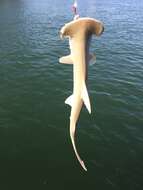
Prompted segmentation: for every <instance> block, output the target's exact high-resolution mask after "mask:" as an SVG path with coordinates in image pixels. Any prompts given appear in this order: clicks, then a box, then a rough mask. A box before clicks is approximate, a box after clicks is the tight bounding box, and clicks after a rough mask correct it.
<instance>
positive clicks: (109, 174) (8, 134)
mask: <svg viewBox="0 0 143 190" xmlns="http://www.w3.org/2000/svg"><path fill="white" fill-rule="evenodd" d="M72 2H73V1H71V0H69V1H67V0H40V1H39V0H15V1H10V0H7V1H4V0H2V1H0V165H1V166H0V189H2V190H3V189H13V188H16V187H18V189H20V190H21V189H36V188H37V189H41V187H45V188H46V189H49V190H54V189H61V190H63V189H72V190H73V189H75V190H76V189H82V190H83V189H86V190H87V189H98V190H105V189H106V190H107V189H109V190H111V189H115V190H119V189H121V190H142V189H143V182H142V181H143V2H142V1H141V0H126V1H124V0H120V1H119V0H108V1H106V0H96V1H95V0H89V1H86V0H79V1H78V2H79V12H80V15H81V16H90V17H94V18H97V19H99V20H102V21H103V23H104V25H105V32H104V34H103V35H102V36H101V37H100V38H93V40H92V44H91V51H93V52H95V53H96V56H97V62H96V64H95V65H94V66H91V67H90V68H89V80H88V89H89V94H90V99H91V104H92V114H91V116H89V114H88V112H87V111H86V109H85V108H84V109H83V110H82V112H81V115H80V119H79V122H78V126H77V133H76V135H77V136H76V137H77V138H76V139H77V140H76V143H77V147H78V149H79V151H80V154H81V157H82V158H83V159H84V161H85V163H86V165H87V168H88V172H84V171H83V170H82V169H81V167H80V165H79V163H78V162H77V160H76V158H75V155H74V152H73V149H72V146H71V142H70V137H69V115H70V108H69V107H68V106H66V105H65V104H64V100H65V99H66V98H67V97H68V96H69V95H70V94H71V93H72V65H62V64H59V62H58V59H59V57H60V56H62V55H66V54H67V53H68V52H69V50H68V41H67V40H64V41H62V40H61V39H60V38H59V34H58V32H59V29H60V28H61V26H63V25H64V24H65V22H68V21H70V20H71V19H72V13H71V4H72ZM35 187H36V188H35Z"/></svg>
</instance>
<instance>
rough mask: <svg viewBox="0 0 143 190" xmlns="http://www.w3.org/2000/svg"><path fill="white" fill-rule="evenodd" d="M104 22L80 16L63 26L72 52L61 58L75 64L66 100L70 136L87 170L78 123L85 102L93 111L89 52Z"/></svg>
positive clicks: (64, 61)
mask: <svg viewBox="0 0 143 190" xmlns="http://www.w3.org/2000/svg"><path fill="white" fill-rule="evenodd" d="M103 30H104V27H103V24H102V23H101V22H100V21H98V20H95V19H92V18H79V19H78V20H75V21H71V22H69V23H67V24H65V26H63V27H62V28H61V31H60V34H61V37H68V38H69V44H70V51H71V54H70V55H68V56H64V57H62V58H60V60H59V61H60V62H61V63H67V64H70V63H71V64H73V94H72V95H71V96H70V97H68V98H67V99H66V100H65V103H66V104H69V105H70V106H71V114H70V137H71V141H72V145H73V149H74V152H75V154H76V157H77V159H78V161H79V163H80V165H81V166H82V168H83V169H84V170H85V171H87V168H86V166H85V164H84V162H83V160H82V159H81V158H80V156H79V154H78V152H77V149H76V145H75V130H76V123H77V121H78V118H79V114H80V111H81V108H82V106H83V104H84V105H85V106H86V108H87V110H88V112H89V113H91V104H90V99H89V95H88V91H87V87H86V81H87V75H88V63H89V60H90V58H91V57H92V56H91V55H90V54H89V45H90V39H91V36H92V34H95V35H97V36H99V35H101V33H102V32H103Z"/></svg>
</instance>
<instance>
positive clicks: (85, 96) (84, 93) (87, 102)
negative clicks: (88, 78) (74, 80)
mask: <svg viewBox="0 0 143 190" xmlns="http://www.w3.org/2000/svg"><path fill="white" fill-rule="evenodd" d="M82 99H83V102H84V104H85V106H86V108H87V110H88V112H89V113H90V114H91V105H90V100H89V96H88V92H87V88H86V85H85V84H84V85H83V91H82Z"/></svg>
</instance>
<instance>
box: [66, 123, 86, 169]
mask: <svg viewBox="0 0 143 190" xmlns="http://www.w3.org/2000/svg"><path fill="white" fill-rule="evenodd" d="M75 127H76V126H75V124H74V123H73V122H72V121H71V124H70V137H71V141H72V146H73V149H74V152H75V155H76V157H77V159H78V161H79V163H80V165H81V167H82V168H83V169H84V170H85V171H87V168H86V166H85V164H84V162H83V160H81V158H80V156H79V154H78V152H77V149H76V145H75Z"/></svg>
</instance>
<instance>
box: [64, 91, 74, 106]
mask: <svg viewBox="0 0 143 190" xmlns="http://www.w3.org/2000/svg"><path fill="white" fill-rule="evenodd" d="M72 103H73V94H72V95H71V96H69V97H68V98H67V99H66V100H65V104H68V105H70V106H71V107H72Z"/></svg>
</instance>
